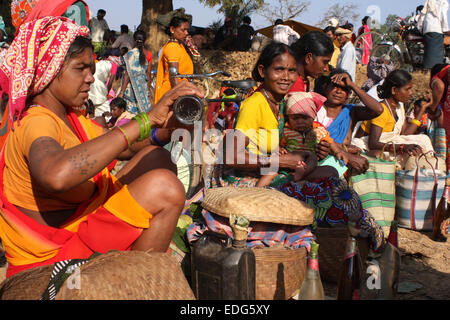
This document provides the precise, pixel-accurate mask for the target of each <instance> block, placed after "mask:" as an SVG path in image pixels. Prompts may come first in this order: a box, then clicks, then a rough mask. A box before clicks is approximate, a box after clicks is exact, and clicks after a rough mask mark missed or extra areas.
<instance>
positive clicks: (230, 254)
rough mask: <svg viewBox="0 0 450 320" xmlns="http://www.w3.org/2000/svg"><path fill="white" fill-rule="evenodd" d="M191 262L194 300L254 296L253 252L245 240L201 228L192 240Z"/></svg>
mask: <svg viewBox="0 0 450 320" xmlns="http://www.w3.org/2000/svg"><path fill="white" fill-rule="evenodd" d="M191 263H192V265H191V270H192V289H193V291H194V294H195V296H196V298H197V299H199V300H254V299H255V255H254V253H253V251H252V250H251V249H249V248H247V246H246V241H245V240H241V241H237V240H235V241H232V240H231V238H229V237H228V236H226V235H224V234H219V233H216V232H212V231H205V233H204V234H203V235H202V237H201V238H200V239H199V240H197V241H196V242H195V243H194V246H193V251H192V256H191Z"/></svg>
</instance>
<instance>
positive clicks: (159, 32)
mask: <svg viewBox="0 0 450 320" xmlns="http://www.w3.org/2000/svg"><path fill="white" fill-rule="evenodd" d="M172 10H173V4H172V0H142V20H141V30H143V31H145V32H146V33H147V41H146V43H145V44H146V47H147V49H148V50H150V51H151V53H152V55H153V57H154V59H153V63H156V62H157V61H156V60H157V59H155V58H156V57H157V56H158V51H159V50H160V49H161V48H162V46H163V45H164V44H165V43H166V41H167V39H168V36H167V34H166V33H165V32H164V30H163V29H162V27H161V26H160V25H159V24H157V23H156V18H157V17H158V15H160V14H165V13H168V12H170V11H172Z"/></svg>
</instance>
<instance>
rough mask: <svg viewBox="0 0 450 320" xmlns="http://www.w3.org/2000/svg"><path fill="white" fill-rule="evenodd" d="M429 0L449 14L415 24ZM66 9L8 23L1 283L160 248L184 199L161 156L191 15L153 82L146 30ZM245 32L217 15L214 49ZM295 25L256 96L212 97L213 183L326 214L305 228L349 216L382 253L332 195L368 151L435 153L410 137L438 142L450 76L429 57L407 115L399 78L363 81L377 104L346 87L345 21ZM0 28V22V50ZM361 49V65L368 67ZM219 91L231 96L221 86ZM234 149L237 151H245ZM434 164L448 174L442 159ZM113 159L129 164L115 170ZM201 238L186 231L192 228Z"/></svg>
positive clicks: (361, 167) (349, 55)
mask: <svg viewBox="0 0 450 320" xmlns="http://www.w3.org/2000/svg"><path fill="white" fill-rule="evenodd" d="M16 2H17V3H19V1H16ZM16 2H14V4H16ZM42 2H44V1H38V2H37V3H42ZM60 2H63V1H60ZM69 2H70V1H69ZM69 2H68V1H65V3H66V4H67V3H68V5H69V6H70V5H72V4H74V3H77V2H79V1H76V0H74V1H72V2H70V3H69ZM435 2H436V3H440V4H442V6H441V7H440V8H441V9H443V8H445V5H444V4H445V3H447V0H436V1H427V4H426V6H425V8H424V10H425V14H433V13H436V11H435V9H436V8H437V7H434V6H433V5H432V4H431V3H435ZM447 7H448V5H447ZM67 9H68V7H67V6H66V8H65V9H64V10H63V11H62V12H59V13H58V14H56V12H52V11H51V8H48V10H47V11H45V14H43V13H42V11H34V10H33V8H32V7H31V8H30V12H29V13H28V14H29V15H30V16H33V19H30V18H25V19H23V17H22V19H21V21H17V22H16V24H17V25H16V28H17V33H16V34H15V36H14V39H13V41H11V42H10V44H9V45H8V46H7V47H5V50H2V55H3V56H4V58H0V89H1V93H2V95H1V97H2V102H3V100H5V99H7V100H8V105H9V108H8V110H9V119H10V121H11V130H10V131H9V134H8V136H7V138H6V142H5V144H4V146H2V147H3V151H2V152H1V158H0V200H1V201H0V204H1V211H0V238H1V239H2V245H3V247H4V248H5V251H6V257H7V260H8V273H7V276H11V275H13V274H16V273H18V272H20V271H23V270H27V269H30V268H33V267H37V266H41V265H47V264H52V263H54V262H57V261H61V260H67V259H88V258H89V257H90V256H91V255H92V254H93V253H95V252H100V253H104V252H107V251H109V250H143V251H148V250H153V251H156V252H166V251H167V250H168V249H169V246H170V245H171V240H172V237H173V235H174V231H175V228H176V225H177V221H178V219H179V216H180V214H181V213H182V211H183V208H184V207H185V204H186V201H188V200H189V199H186V186H184V185H183V184H182V183H181V182H180V179H179V172H178V171H177V164H176V163H173V161H172V159H171V154H170V153H169V152H168V151H167V150H166V149H165V148H164V146H166V145H167V144H169V143H170V142H171V135H172V133H173V132H174V130H176V129H177V128H185V129H187V130H192V129H193V128H191V127H186V126H185V125H182V124H180V123H178V122H177V120H176V118H175V116H174V114H173V110H172V109H171V107H172V105H173V103H174V102H175V101H176V100H177V99H178V98H179V97H181V96H186V95H193V96H196V97H199V98H202V97H203V95H204V93H203V92H202V90H200V89H199V88H198V87H197V86H195V85H194V84H193V83H191V82H189V81H185V80H186V79H179V78H178V77H177V75H178V74H192V73H193V72H194V64H193V60H192V55H195V54H197V53H198V49H199V48H197V47H196V45H195V41H194V36H192V37H191V35H189V28H190V20H189V19H188V18H186V17H182V16H174V17H172V19H171V20H170V22H169V23H168V25H167V26H166V28H165V31H166V32H167V34H168V37H169V38H168V40H167V42H166V44H165V45H164V46H163V47H162V48H161V50H160V51H159V53H158V57H157V65H158V68H157V72H156V75H152V74H151V65H152V61H154V59H156V57H153V56H152V54H151V53H150V51H148V50H147V49H146V47H145V41H146V39H147V37H150V36H151V35H147V34H146V33H145V32H144V31H142V30H137V31H135V32H134V34H133V36H131V35H130V34H129V30H128V27H127V26H125V25H123V26H122V27H121V34H120V36H118V37H117V38H116V39H112V38H111V36H110V34H111V32H110V30H109V27H108V24H107V22H106V20H105V14H106V11H105V10H99V11H98V13H97V16H96V17H93V18H92V19H90V20H89V23H88V24H86V25H78V24H76V23H75V22H74V21H73V20H71V19H69V18H66V17H64V16H63V14H64V12H65V10H67ZM12 10H13V11H14V8H12ZM86 12H88V10H86ZM85 18H86V17H85ZM250 24H251V20H250V18H249V17H246V18H244V20H243V24H242V25H241V26H240V28H239V29H238V30H237V31H236V32H235V31H234V30H233V28H232V26H233V23H232V21H231V20H230V19H226V20H225V24H224V26H223V27H221V28H220V29H219V30H218V32H217V34H216V36H215V38H214V45H215V46H216V47H217V48H224V49H225V48H226V49H227V50H229V49H233V50H248V49H249V47H250V44H251V37H252V36H254V34H255V31H254V29H253V28H252V27H251V26H250ZM369 25H370V23H369V19H368V17H365V18H364V19H363V20H362V27H361V28H360V30H359V31H358V33H359V34H364V33H367V32H368V31H370V28H369ZM289 29H291V28H290V27H289V26H287V25H284V24H283V21H277V23H276V24H275V26H274V39H273V41H271V42H270V43H269V44H268V45H267V46H265V47H264V49H263V50H262V51H261V52H260V54H259V58H258V61H257V62H256V64H255V66H254V69H253V70H252V79H253V80H254V81H256V82H257V83H258V86H257V87H256V88H255V89H254V90H253V92H252V93H251V94H250V95H249V96H248V97H247V98H246V99H245V100H244V101H243V102H242V103H217V104H215V105H214V107H212V106H211V109H209V110H208V112H207V113H206V114H207V116H206V118H207V119H206V120H205V121H208V123H209V127H210V128H213V127H214V128H216V129H220V130H221V131H222V132H223V152H224V153H225V154H227V155H232V156H231V157H229V156H227V157H226V158H227V159H232V160H231V161H228V162H226V163H225V164H221V165H217V166H216V167H215V170H214V174H213V175H212V176H211V178H212V184H211V187H213V188H217V187H221V186H235V187H269V188H274V189H276V190H279V191H280V192H283V193H285V194H287V195H289V196H291V197H294V198H296V199H298V200H300V201H303V202H306V203H308V204H310V205H312V206H314V207H315V208H321V211H320V212H321V214H319V215H315V220H314V223H313V225H314V226H318V225H327V226H330V225H331V226H334V225H337V224H347V223H348V222H349V221H353V222H355V224H356V228H358V229H360V230H362V231H363V232H362V233H361V234H362V235H364V236H365V237H367V238H368V239H369V242H370V245H371V248H372V249H373V250H375V251H376V250H380V248H382V246H383V243H384V238H385V235H384V233H383V229H382V228H381V226H380V225H378V224H377V222H376V221H375V219H374V218H373V217H372V216H371V215H370V214H369V213H368V211H367V210H365V209H364V208H363V207H362V204H361V201H360V199H359V196H358V194H357V193H355V192H351V191H349V192H348V193H347V194H346V196H345V197H344V198H339V196H335V194H336V192H337V190H341V189H342V188H345V187H347V189H348V190H351V189H350V187H348V184H347V181H348V179H349V178H350V177H351V176H352V175H357V174H361V173H364V172H365V171H367V169H368V166H369V164H368V160H367V156H377V157H379V156H385V157H389V156H397V157H398V158H399V160H400V161H403V162H402V163H404V162H405V161H407V159H408V158H410V157H415V156H417V155H419V154H421V153H426V152H429V151H431V152H433V151H434V146H433V144H432V141H431V140H430V138H429V137H428V136H427V134H426V132H425V134H423V133H421V131H420V128H421V127H423V125H425V123H424V121H432V120H435V119H438V120H439V121H438V125H439V126H442V127H444V128H445V129H446V132H447V148H448V141H450V136H449V133H450V127H449V123H450V121H449V120H448V117H449V115H450V95H449V94H450V89H449V81H450V68H449V66H448V65H445V64H443V59H441V60H440V61H439V62H437V63H434V65H433V68H432V71H431V77H430V90H431V91H432V94H431V95H430V96H429V97H428V98H427V99H426V100H424V101H420V102H419V103H418V104H417V108H415V109H414V110H413V112H412V113H407V110H406V104H407V103H409V102H410V100H411V96H412V88H413V86H414V83H413V79H412V76H411V74H409V73H408V72H406V71H404V70H388V72H386V74H384V75H381V76H380V79H379V80H380V81H379V82H378V83H373V84H372V85H371V86H368V88H367V89H375V91H376V92H375V94H373V92H372V93H370V92H367V91H369V90H363V89H362V88H360V87H359V86H358V85H357V84H356V77H357V75H356V53H355V48H354V45H353V42H352V41H354V39H355V38H356V37H355V34H354V32H353V26H352V25H351V24H350V23H345V24H344V25H339V22H337V21H334V20H333V21H330V25H329V26H327V28H326V29H325V30H324V32H322V31H310V32H307V33H305V34H301V35H300V34H298V33H297V32H295V31H294V30H292V29H291V30H289ZM442 29H443V30H444V32H445V31H446V30H445V26H444V25H442ZM427 30H428V29H427ZM430 30H431V29H430ZM447 30H448V26H447ZM4 33H5V30H4V28H2V24H1V21H0V44H1V43H2V42H1V41H2V36H3V35H4ZM197 40H198V39H197ZM108 42H109V43H110V45H108ZM368 42H370V41H368ZM433 43H434V42H433ZM436 43H437V42H436ZM366 49H367V50H368V51H366ZM369 50H370V47H367V48H365V49H364V51H365V52H364V55H363V60H362V63H363V64H367V65H370V63H371V61H370V52H369ZM432 56H433V57H434V56H437V55H435V54H434V53H433V54H432ZM427 61H428V60H427ZM431 61H434V60H433V59H430V63H431ZM249 71H250V70H249ZM154 76H156V85H155V93H154V97H152V96H151V87H150V80H151V79H152V77H154ZM117 81H118V82H119V83H120V85H119V86H118V87H117V88H116V90H114V88H113V83H115V82H117ZM221 97H225V98H233V97H235V92H234V91H233V90H231V89H230V88H223V90H221ZM350 101H353V103H351V102H350ZM355 101H356V102H355ZM424 116H427V120H424ZM218 120H221V121H222V122H220V121H218ZM422 132H423V131H422ZM229 139H237V140H239V139H240V141H244V142H245V143H244V148H241V147H239V144H237V143H227V141H230V140H229ZM390 142H395V144H394V145H392V144H390ZM447 150H448V149H447ZM444 156H446V160H447V170H448V166H449V158H450V157H449V156H448V151H447V154H444ZM224 158H225V157H224ZM254 159H256V161H253V160H254ZM118 160H121V161H124V163H125V164H124V165H123V166H122V167H121V168H120V170H114V174H113V173H112V172H113V168H115V166H116V163H117V161H118ZM187 183H189V182H187ZM204 191H205V190H202V192H204ZM318 211H319V210H318ZM208 214H211V213H208ZM208 217H209V218H211V217H212V216H211V215H209V216H208ZM212 219H214V218H212ZM197 227H198V228H197ZM203 229H204V228H203V227H199V226H198V225H192V226H191V229H190V233H189V234H190V235H193V230H194V231H196V232H200V231H202V230H203ZM262 231H263V230H262ZM262 233H263V232H262ZM188 239H192V237H190V238H189V237H188ZM305 246H307V247H308V244H305Z"/></svg>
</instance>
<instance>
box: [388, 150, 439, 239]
mask: <svg viewBox="0 0 450 320" xmlns="http://www.w3.org/2000/svg"><path fill="white" fill-rule="evenodd" d="M422 157H424V158H425V159H426V155H425V154H422V155H420V156H418V157H416V162H417V163H418V162H419V160H420V159H421V158H422ZM427 161H428V160H427ZM436 163H438V162H437V161H436ZM430 167H431V169H428V168H427V169H424V168H420V167H419V166H417V167H416V168H415V169H414V170H398V171H397V175H396V178H395V185H396V197H397V204H396V213H397V215H396V220H397V221H398V223H399V226H400V227H403V228H407V229H411V230H420V231H432V230H433V224H434V219H435V216H436V209H437V205H438V202H439V199H441V197H442V195H443V193H444V189H445V180H446V177H447V176H446V173H445V170H439V168H438V166H436V167H435V168H434V167H433V166H432V165H430Z"/></svg>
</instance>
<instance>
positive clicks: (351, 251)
mask: <svg viewBox="0 0 450 320" xmlns="http://www.w3.org/2000/svg"><path fill="white" fill-rule="evenodd" d="M361 268H362V266H361V258H360V256H359V253H358V245H357V242H356V238H355V237H354V236H352V235H350V236H349V238H348V240H347V245H346V248H345V257H344V262H343V264H342V268H341V271H340V274H339V279H338V285H337V297H336V298H337V300H359V294H360V293H359V290H360V287H361Z"/></svg>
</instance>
